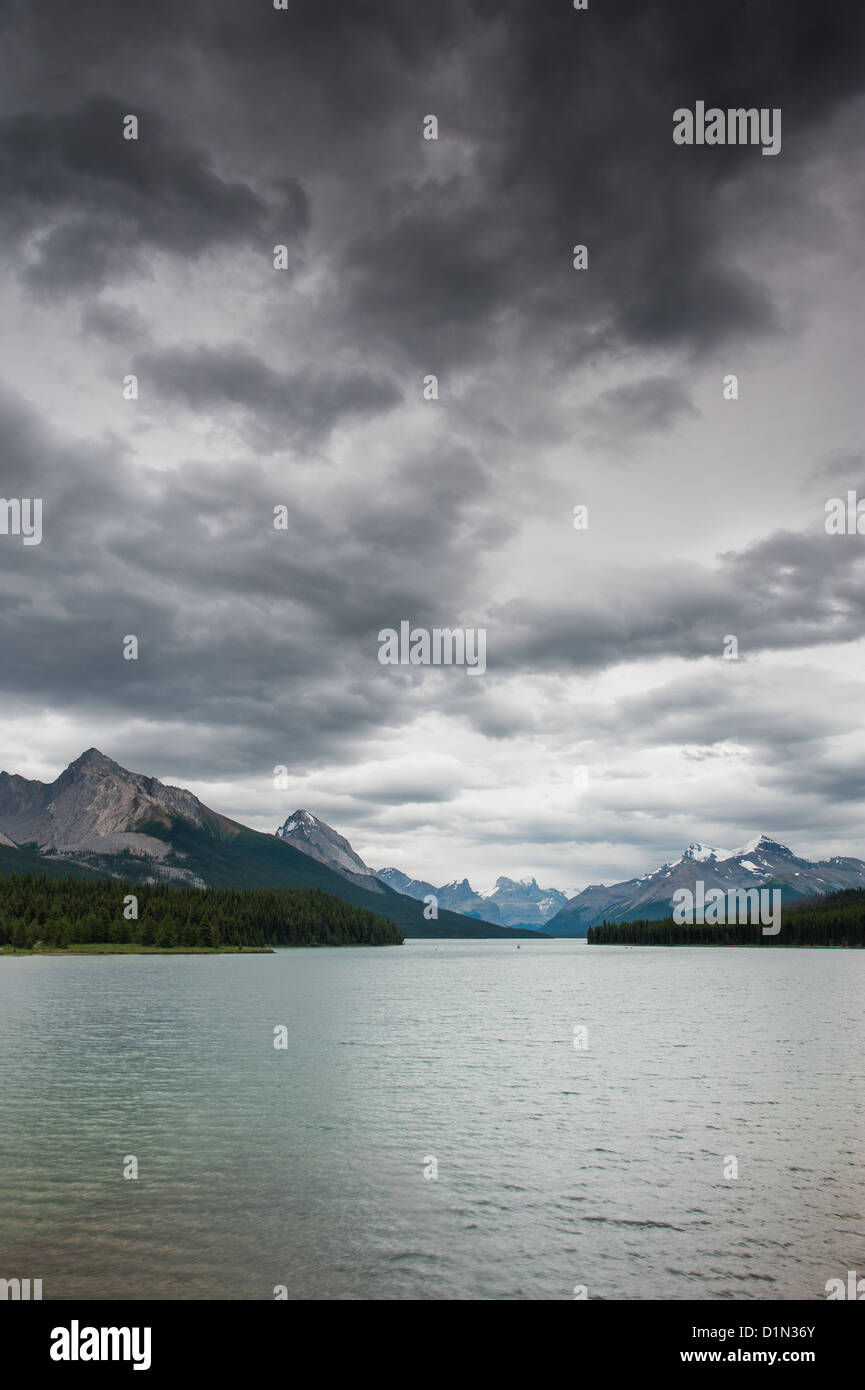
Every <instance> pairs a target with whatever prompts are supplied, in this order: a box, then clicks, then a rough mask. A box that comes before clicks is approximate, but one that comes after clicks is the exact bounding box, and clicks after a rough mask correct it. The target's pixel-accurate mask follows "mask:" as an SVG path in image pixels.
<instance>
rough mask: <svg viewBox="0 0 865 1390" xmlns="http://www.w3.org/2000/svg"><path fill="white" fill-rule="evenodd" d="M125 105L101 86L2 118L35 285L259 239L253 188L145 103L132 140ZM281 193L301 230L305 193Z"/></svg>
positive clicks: (13, 207) (16, 231)
mask: <svg viewBox="0 0 865 1390" xmlns="http://www.w3.org/2000/svg"><path fill="white" fill-rule="evenodd" d="M128 112H129V107H128V105H126V104H125V103H123V102H121V101H119V100H117V99H116V98H115V97H111V96H106V95H94V96H92V97H90V98H88V99H87V100H85V101H84V102H83V104H82V105H81V106H80V107H78V108H77V109H75V110H72V111H52V112H44V111H24V112H21V113H20V114H16V115H12V116H7V117H6V118H5V119H3V120H2V122H0V184H2V187H3V189H4V201H3V209H2V217H3V222H4V224H5V226H6V228H7V231H8V232H9V233H10V234H11V235H12V236H13V237H16V238H18V239H23V238H24V237H26V236H28V235H29V234H31V233H35V259H31V260H30V263H29V264H28V267H27V278H28V280H29V282H30V283H31V285H32V286H33V287H34V288H37V289H41V290H43V291H44V292H45V293H49V292H51V293H56V292H62V291H64V290H69V291H75V290H87V289H89V288H91V287H93V286H98V285H101V284H102V283H103V282H104V281H105V280H106V279H108V278H113V277H115V276H119V275H122V274H123V273H124V272H125V271H128V270H129V269H130V268H131V267H132V266H133V265H134V263H135V259H136V257H137V256H138V254H139V253H140V251H141V250H142V249H144V248H152V249H155V250H161V251H168V252H173V253H176V254H178V255H182V256H189V257H194V256H198V255H200V254H201V252H202V251H203V250H205V249H206V248H207V247H211V246H215V245H219V244H221V243H227V242H239V241H249V240H250V239H251V238H253V237H256V236H257V237H261V236H262V232H263V227H264V224H265V220H266V211H267V209H266V205H265V203H264V202H263V201H262V200H261V198H259V197H258V196H257V194H256V193H254V192H253V191H252V189H251V188H249V187H248V186H247V185H245V184H243V183H241V182H237V181H234V182H232V181H228V180H224V179H222V178H220V176H219V175H218V174H217V173H216V171H215V169H214V168H213V165H212V163H211V159H210V156H209V154H208V153H207V152H205V151H203V150H200V149H195V148H193V147H192V146H190V145H189V144H188V143H187V141H186V140H185V138H184V136H183V134H182V132H181V133H178V132H177V131H176V130H171V129H170V128H169V127H168V126H167V124H166V122H165V120H164V119H163V118H162V116H160V115H159V113H158V112H156V111H153V110H150V109H147V108H140V109H137V110H136V111H135V112H134V114H136V115H137V116H138V119H139V138H138V139H137V140H125V139H124V138H123V118H124V115H126V114H127V113H128ZM280 202H281V204H282V213H283V216H282V218H281V222H280V226H281V229H282V230H283V232H284V233H287V234H289V235H293V236H297V235H298V234H300V233H301V232H302V231H304V230H305V228H306V225H307V221H308V214H307V208H306V202H305V198H304V196H303V194H302V191H301V190H300V189H299V187H297V186H293V185H292V186H289V187H288V188H283V189H282V190H280ZM286 208H288V209H289V215H287V216H286V215H285V213H286ZM30 254H31V256H33V252H32V250H31V253H30Z"/></svg>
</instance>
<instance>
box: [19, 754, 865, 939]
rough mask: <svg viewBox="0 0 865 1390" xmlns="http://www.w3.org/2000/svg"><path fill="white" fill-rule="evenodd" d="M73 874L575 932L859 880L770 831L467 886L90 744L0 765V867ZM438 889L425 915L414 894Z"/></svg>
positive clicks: (452, 927)
mask: <svg viewBox="0 0 865 1390" xmlns="http://www.w3.org/2000/svg"><path fill="white" fill-rule="evenodd" d="M14 872H18V873H27V872H36V873H43V872H47V873H49V874H52V875H56V874H68V873H70V872H71V873H73V874H76V875H78V876H83V877H91V876H93V875H96V876H98V877H116V878H130V879H133V880H136V879H137V880H139V881H142V880H145V879H146V880H148V881H150V882H155V883H159V882H169V883H171V882H174V883H178V884H190V885H193V886H197V887H213V888H219V887H227V888H277V887H282V886H291V887H301V888H320V889H321V890H322V891H324V892H326V893H332V894H333V895H334V896H335V897H338V898H343V899H344V900H345V901H347V902H351V903H354V904H355V906H357V907H364V908H367V909H368V910H369V911H372V912H376V913H378V914H379V915H380V916H383V917H387V918H388V919H389V920H391V921H393V922H395V923H396V925H397V926H398V927H399V928H400V929H401V931H402V932H403V934H404V935H405V936H469V937H480V936H531V935H537V934H538V931H539V930H540V931H541V934H542V935H549V936H556V937H574V936H585V934H586V931H587V929H588V928H589V927H590V926H597V925H599V924H600V923H601V922H603V921H608V922H628V921H633V920H635V919H637V918H647V919H653V918H658V917H666V916H668V915H669V913H670V911H671V899H672V896H673V894H674V893H675V891H676V890H677V889H678V888H689V889H690V890H691V891H692V892H693V891H694V888H695V885H696V882H697V880H698V879H702V881H703V883H704V884H705V886H706V888H707V889H709V888H723V889H725V890H726V889H731V888H747V887H753V888H762V887H766V886H769V885H772V886H774V887H780V888H781V889H782V893H783V898H782V901H785V902H788V903H789V902H795V901H799V900H800V899H802V898H805V897H808V896H810V895H813V894H816V893H827V892H832V891H834V890H837V889H840V888H863V887H865V862H863V861H862V860H861V859H852V858H843V857H840V856H835V857H834V858H831V859H825V860H819V861H816V862H813V861H811V860H809V859H803V858H800V857H798V856H797V855H796V854H794V853H793V851H792V850H791V849H789V848H788V847H787V846H786V845H782V844H779V843H778V842H777V841H776V840H773V839H771V838H770V837H769V836H768V835H758V836H757V837H756V838H755V839H753V840H751V841H749V843H748V844H746V845H743V846H742V848H741V849H738V850H732V851H728V850H721V849H713V848H711V847H710V846H707V845H702V844H698V843H693V844H691V845H689V846H688V848H687V849H686V850H685V852H684V854H682V855H681V857H680V858H679V859H676V860H674V861H672V862H669V863H666V864H662V865H661V867H660V868H658V869H655V870H653V871H651V872H649V873H645V874H641V875H640V877H639V878H633V879H627V880H626V881H624V882H622V883H613V884H608V885H604V884H592V885H590V886H589V887H588V888H584V889H583V890H582V892H580V893H577V894H576V895H575V896H574V897H571V898H570V899H569V898H568V897H567V896H566V894H564V893H562V892H561V891H559V890H558V889H556V888H540V887H539V886H538V884H537V881H536V880H535V879H534V878H528V879H521V880H519V881H516V880H514V879H510V878H506V877H504V876H502V877H500V878H498V879H497V880H496V884H495V887H494V888H491V889H489V890H487V891H484V892H476V891H475V890H474V889H473V888H472V886H471V884H470V883H469V881H468V879H465V878H463V879H454V880H452V881H451V882H450V883H445V884H442V885H441V886H439V887H436V886H434V885H433V884H432V883H431V882H427V881H426V880H424V879H414V878H410V877H409V876H408V875H407V874H404V873H402V872H401V871H400V870H399V869H395V868H387V869H381V870H379V871H378V873H376V872H375V870H373V869H371V868H370V867H369V866H368V865H367V864H365V863H364V861H363V859H361V857H360V855H358V854H357V853H356V852H355V851H354V850H353V849H352V847H351V845H350V844H349V842H348V840H346V839H345V837H344V836H342V835H340V834H339V833H338V832H337V831H336V830H334V829H333V828H332V827H331V826H329V825H327V824H326V822H324V821H322V820H319V818H318V817H317V816H314V815H312V813H311V812H309V811H304V810H297V811H295V812H294V813H293V814H292V815H291V816H289V817H287V819H286V820H285V822H284V823H283V825H281V826H280V827H279V829H278V830H277V831H276V832H275V833H274V834H273V835H267V834H263V833H262V832H260V831H257V830H250V829H249V828H248V827H247V826H244V825H241V824H240V823H239V822H238V821H233V820H230V819H229V818H228V817H227V816H223V815H220V814H219V813H218V812H216V811H211V810H210V809H209V807H207V806H205V805H204V804H203V803H202V802H200V801H199V800H198V798H197V797H196V796H194V795H193V794H192V792H189V791H185V790H183V789H182V788H181V787H170V786H166V785H165V784H164V783H162V782H160V781H158V780H157V779H156V778H155V777H146V776H144V775H143V774H141V773H137V772H129V771H127V769H126V768H123V767H121V766H120V765H119V764H118V763H116V762H113V761H112V759H111V758H107V757H106V756H105V754H104V753H100V752H99V751H98V749H96V748H89V749H88V750H87V752H86V753H82V755H81V757H80V758H77V759H76V760H75V762H73V763H70V765H69V767H67V768H66V770H65V771H64V772H62V773H61V774H60V776H59V777H58V778H57V780H56V781H54V782H51V783H44V782H38V781H30V780H28V779H27V778H25V777H19V776H16V775H10V774H9V773H7V772H2V773H0V875H2V874H3V873H14ZM430 896H434V897H435V898H436V899H437V905H438V918H437V920H432V919H428V918H427V917H426V916H425V915H424V914H425V907H424V903H423V899H424V898H426V897H430Z"/></svg>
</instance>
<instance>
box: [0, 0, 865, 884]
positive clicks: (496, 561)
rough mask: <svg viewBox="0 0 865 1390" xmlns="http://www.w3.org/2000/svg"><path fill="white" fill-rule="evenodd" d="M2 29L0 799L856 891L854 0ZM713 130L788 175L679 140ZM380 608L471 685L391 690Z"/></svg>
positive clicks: (858, 86)
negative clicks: (817, 879) (460, 654)
mask: <svg viewBox="0 0 865 1390" xmlns="http://www.w3.org/2000/svg"><path fill="white" fill-rule="evenodd" d="M0 15H2V33H0V39H2V43H0V51H2V54H3V65H4V69H5V71H4V76H3V82H2V85H0V187H2V198H0V245H2V252H0V255H2V263H0V265H2V280H0V324H2V329H0V332H2V349H3V350H2V361H0V441H2V448H0V467H2V474H0V482H2V489H3V495H4V496H5V497H40V498H42V499H43V506H44V521H43V528H44V530H43V540H42V543H41V544H40V545H38V546H37V545H33V546H24V545H23V544H22V541H21V538H20V537H15V536H6V535H3V536H0V567H2V582H3V596H4V597H3V603H2V608H0V624H2V630H0V642H2V654H3V660H2V663H0V681H2V694H3V713H4V718H3V720H2V725H0V766H2V767H3V768H5V769H7V770H8V771H12V772H18V773H21V774H23V775H25V776H29V777H40V778H42V779H47V780H51V779H53V778H54V777H55V776H56V775H57V774H58V773H59V772H60V771H61V770H62V768H63V767H64V766H65V765H66V764H67V763H68V762H69V761H71V760H72V759H73V758H75V757H76V756H77V755H78V754H79V753H80V752H81V751H82V750H83V749H84V748H87V747H89V746H90V745H95V746H97V747H99V748H101V749H102V751H103V752H105V753H107V754H108V755H109V756H111V757H113V758H115V759H117V761H119V762H121V763H123V764H124V765H126V766H128V767H131V768H133V769H134V770H136V771H140V772H145V773H148V774H150V775H153V776H157V777H160V778H162V779H163V780H165V781H169V782H173V783H176V784H180V785H183V786H187V787H189V788H190V789H191V790H193V791H194V792H196V794H197V795H199V796H200V797H201V798H202V799H203V800H204V801H205V802H207V804H209V805H210V806H212V807H214V808H215V809H217V810H220V811H222V812H224V813H226V814H228V815H231V816H234V817H236V818H237V819H239V820H241V821H243V822H245V823H246V824H249V825H253V826H255V827H257V828H259V829H263V830H273V829H274V828H275V827H276V826H277V825H278V824H280V823H281V822H282V820H284V818H285V817H286V815H288V814H289V813H290V812H291V811H293V810H294V809H295V808H296V807H299V806H302V807H305V808H306V809H308V810H310V811H313V812H314V813H316V814H317V815H319V816H321V817H322V818H323V819H325V820H327V821H329V822H330V823H331V824H333V825H334V826H336V828H337V829H339V830H340V831H341V832H342V833H343V834H345V835H347V836H348V837H349V839H350V840H351V841H352V844H353V845H354V847H355V848H356V849H357V850H358V852H359V853H360V854H361V855H362V856H363V857H364V858H365V859H366V860H367V862H368V863H370V864H371V865H373V866H374V867H381V866H383V865H385V864H393V865H396V866H397V867H399V868H402V869H403V870H405V871H406V872H408V873H411V874H414V875H417V876H421V877H423V878H426V879H429V880H432V881H434V882H436V883H439V882H443V881H445V880H448V879H451V878H454V877H463V876H468V877H469V878H470V879H471V881H472V883H473V884H474V885H475V887H479V888H483V887H486V886H488V885H490V884H491V883H492V882H493V880H494V879H495V878H496V876H497V875H499V874H507V875H509V876H511V877H521V876H524V875H529V874H533V875H535V876H536V877H537V878H538V879H539V881H540V882H541V883H542V884H543V885H545V886H546V885H554V886H557V887H559V888H562V889H564V890H566V891H568V892H571V891H574V890H575V889H577V888H580V887H583V886H584V885H585V884H587V883H589V882H598V881H601V880H603V881H606V882H609V881H612V880H613V879H618V878H624V877H630V876H632V875H633V874H638V873H641V872H643V871H644V870H646V869H648V868H651V867H654V866H655V865H656V864H658V863H660V862H661V861H663V860H664V859H667V858H675V857H677V856H678V855H679V854H680V853H681V851H682V849H683V847H684V846H685V845H686V844H687V843H688V841H690V840H691V839H698V840H701V841H704V842H706V843H710V844H717V845H720V846H722V847H725V848H734V847H736V846H738V845H739V844H741V843H743V842H744V841H746V840H747V839H749V838H750V837H751V836H752V835H753V834H755V833H756V832H758V831H766V832H768V833H770V834H772V835H774V836H775V837H776V838H779V839H782V840H784V841H786V842H788V843H790V844H792V845H793V847H794V848H796V849H798V850H800V851H801V852H803V853H807V854H809V855H812V856H817V855H821V854H828V853H850V854H855V855H859V856H863V857H865V843H863V837H862V833H861V832H862V824H863V819H862V801H863V793H865V684H863V650H865V649H863V636H865V590H863V583H862V581H863V555H865V537H860V536H849V537H847V536H828V535H827V534H826V531H825V527H824V508H825V503H826V500H827V498H829V497H832V496H836V495H846V492H847V490H848V489H858V493H859V495H860V496H865V454H863V433H862V431H863V398H865V388H863V363H865V315H863V312H862V307H863V288H865V236H863V218H865V162H863V158H862V156H863V145H865V138H863V135H865V92H863V87H865V7H863V6H861V5H852V4H849V3H842V0H823V3H822V4H820V5H817V4H816V3H804V2H803V0H778V3H769V2H768V0H755V3H748V4H747V5H745V4H730V3H724V4H721V3H717V2H716V0H701V3H699V4H695V3H694V0H680V2H675V3H671V0H664V3H653V4H646V3H634V0H590V7H589V9H588V10H587V11H575V10H574V9H573V8H571V7H570V5H569V3H568V0H523V3H510V2H509V0H504V3H498V2H497V3H493V0H436V3H435V4H426V3H421V0H365V3H361V4H359V3H357V0H314V3H307V0H288V9H287V10H285V11H277V10H274V9H273V7H272V5H271V4H270V3H269V0H257V2H255V3H253V0H243V3H241V0H184V3H183V4H182V5H179V4H177V2H176V0H150V2H149V3H148V4H146V5H142V4H138V3H135V4H133V3H130V2H129V0H76V3H75V4H74V5H70V4H67V3H60V0H56V3H55V0H42V3H39V4H33V3H24V0H21V2H20V3H15V0H6V2H5V3H0ZM698 100H699V101H705V102H706V103H707V105H709V106H712V105H714V106H718V107H721V108H727V107H737V106H746V107H750V106H754V107H760V108H764V107H765V108H780V109H781V111H782V148H781V151H780V153H779V154H778V155H776V156H774V157H763V156H762V155H761V151H760V148H759V147H753V146H748V147H732V148H728V147H709V146H702V147H699V146H694V147H685V146H677V145H675V144H674V143H673V140H672V130H673V112H674V110H675V109H676V108H679V107H683V106H688V107H693V106H694V105H695V103H696V102H697V101H698ZM128 114H134V115H136V116H137V118H138V122H139V138H138V140H137V141H127V140H124V139H123V135H122V131H123V118H124V116H126V115H128ZM430 114H434V115H435V116H436V117H437V118H438V122H439V139H438V140H437V141H433V140H429V141H428V140H424V138H423V124H424V117H425V116H427V115H430ZM577 243H584V244H585V245H587V247H588V253H589V268H588V270H586V271H577V270H575V269H574V268H573V265H572V258H573V247H574V245H576V244H577ZM276 244H284V245H285V246H286V247H287V248H288V256H287V261H288V268H287V269H285V270H275V269H274V267H273V248H274V246H275V245H276ZM129 373H134V374H136V375H137V377H138V380H139V399H138V400H137V401H131V400H124V398H123V393H122V383H123V378H124V377H125V376H126V375H127V374H129ZM428 373H435V374H436V375H437V376H438V379H439V399H438V400H437V401H426V400H424V399H423V378H424V377H425V376H426V375H427V374H428ZM730 373H734V374H736V375H737V377H738V381H739V399H738V400H725V399H724V396H723V381H724V377H725V376H726V375H728V374H730ZM280 504H282V505H284V506H286V507H287V509H288V517H289V520H288V527H287V529H285V530H275V529H274V526H273V509H274V507H276V506H278V505H280ZM577 504H584V505H586V506H587V507H588V509H589V511H588V515H589V524H588V529H586V530H575V529H574V526H573V524H572V521H573V509H574V507H575V505H577ZM402 619H408V620H410V621H411V623H412V624H413V625H414V626H419V627H428V628H431V627H434V626H441V627H459V626H461V627H468V628H477V627H485V628H486V630H487V670H486V673H485V674H484V675H482V676H469V675H468V674H467V672H466V671H465V670H464V669H459V668H452V669H432V668H404V667H403V668H401V667H389V666H382V665H380V664H379V662H378V659H377V653H378V641H377V634H378V632H379V630H380V629H381V628H384V627H397V626H398V625H399V622H400V620H402ZM127 634H135V635H137V636H138V638H139V641H140V657H139V660H138V661H137V662H135V661H126V660H124V659H123V656H122V646H123V638H124V637H125V636H126V635H127ZM727 635H734V636H736V638H737V639H738V644H739V659H738V660H737V661H727V660H724V659H723V656H722V652H723V646H724V639H725V637H726V636H727ZM281 764H284V765H286V766H287V767H288V769H289V789H288V790H277V789H276V788H275V787H274V784H273V770H274V767H276V766H277V765H281ZM581 766H584V767H585V768H586V769H587V779H588V780H587V785H586V786H585V787H584V788H581V787H580V786H579V785H575V777H574V768H575V767H581Z"/></svg>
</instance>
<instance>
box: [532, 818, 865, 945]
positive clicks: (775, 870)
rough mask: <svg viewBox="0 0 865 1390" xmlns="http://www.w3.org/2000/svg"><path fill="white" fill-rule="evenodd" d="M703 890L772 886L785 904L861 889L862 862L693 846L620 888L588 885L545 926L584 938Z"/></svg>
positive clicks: (767, 843)
mask: <svg viewBox="0 0 865 1390" xmlns="http://www.w3.org/2000/svg"><path fill="white" fill-rule="evenodd" d="M698 879H701V880H702V882H703V883H704V884H705V886H706V888H707V889H709V888H721V889H723V890H724V891H729V890H730V889H733V888H762V887H764V886H765V885H766V884H769V883H772V884H773V885H775V886H776V887H781V888H782V890H783V895H784V897H783V900H784V901H795V900H796V899H798V898H800V897H807V896H808V895H809V894H814V893H829V892H832V891H834V890H836V889H838V888H863V887H865V862H863V861H862V860H861V859H849V858H843V857H841V856H838V855H836V856H835V857H834V858H832V859H824V860H819V861H817V862H812V861H811V860H810V859H801V858H799V857H798V856H797V855H796V854H794V852H793V850H791V849H790V848H789V847H788V846H787V845H782V844H779V842H778V841H777V840H773V839H772V838H771V837H770V836H769V835H756V836H755V837H754V839H752V840H749V841H748V843H747V844H745V845H742V846H741V848H740V849H736V850H723V849H712V848H711V846H709V845H703V844H699V843H696V842H695V843H693V844H690V845H689V846H688V848H687V849H686V850H685V852H684V853H683V854H682V855H681V856H680V858H678V859H675V860H672V861H671V862H669V863H667V864H662V865H661V867H660V868H659V869H653V870H652V871H650V872H649V873H645V874H641V875H640V877H639V878H633V879H627V880H626V881H624V882H622V883H612V884H607V885H605V884H592V885H590V887H588V888H584V889H583V891H582V892H581V893H577V895H576V896H575V897H573V898H571V899H570V900H569V902H568V903H567V904H566V906H565V907H563V908H562V910H561V911H560V912H558V913H557V914H556V916H555V917H553V918H552V919H551V920H550V921H549V922H548V923H547V925H546V926H545V928H544V930H545V931H548V932H549V933H550V935H552V936H584V935H585V933H586V929H587V928H588V927H593V926H597V925H598V924H599V923H601V922H603V921H604V920H606V921H608V922H630V921H634V920H635V919H637V918H640V917H646V918H657V917H666V916H668V915H669V913H670V911H671V899H672V897H673V894H674V893H675V892H676V890H677V889H679V888H688V889H690V890H691V891H692V892H693V891H694V888H695V885H696V883H697V880H698Z"/></svg>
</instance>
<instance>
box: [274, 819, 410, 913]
mask: <svg viewBox="0 0 865 1390" xmlns="http://www.w3.org/2000/svg"><path fill="white" fill-rule="evenodd" d="M276 838H277V839H278V840H285V841H286V842H287V843H288V844H290V845H294V847H295V849H299V850H302V851H303V853H304V854H309V855H310V856H311V857H312V858H313V859H317V860H318V861H319V863H320V864H326V865H327V866H328V868H330V869H335V870H336V872H337V873H338V874H342V875H343V877H344V878H347V879H348V880H349V881H350V882H351V883H357V884H359V885H360V886H361V887H362V888H366V889H368V890H369V891H370V892H373V893H381V892H383V891H384V890H383V888H382V886H381V884H380V883H379V881H378V879H377V877H376V875H375V872H374V870H372V869H371V868H369V866H368V865H367V864H365V863H364V862H363V860H362V859H361V857H360V855H359V854H355V852H354V850H353V849H352V847H351V845H350V844H349V842H348V840H346V839H345V837H344V836H343V835H339V834H337V832H336V831H335V830H334V829H333V828H332V826H330V825H328V824H327V823H326V822H325V821H323V820H319V818H318V816H314V815H312V813H311V812H310V811H295V812H294V813H293V814H292V815H290V816H289V817H288V819H287V820H286V821H285V822H284V824H282V825H281V826H280V827H279V829H278V830H277V831H276Z"/></svg>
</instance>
